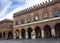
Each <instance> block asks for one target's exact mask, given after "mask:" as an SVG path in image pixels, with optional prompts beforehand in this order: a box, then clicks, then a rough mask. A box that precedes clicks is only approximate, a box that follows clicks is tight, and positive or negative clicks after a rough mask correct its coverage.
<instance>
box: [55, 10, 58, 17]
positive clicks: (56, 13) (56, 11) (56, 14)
mask: <svg viewBox="0 0 60 43" xmlns="http://www.w3.org/2000/svg"><path fill="white" fill-rule="evenodd" d="M54 17H59V10H57V9H56V10H55V11H54Z"/></svg>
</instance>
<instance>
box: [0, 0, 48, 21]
mask: <svg viewBox="0 0 60 43" xmlns="http://www.w3.org/2000/svg"><path fill="white" fill-rule="evenodd" d="M45 1H48V0H0V21H1V20H3V19H13V14H14V13H16V12H19V11H21V10H23V9H25V8H28V7H31V6H33V5H37V4H38V3H42V2H45Z"/></svg>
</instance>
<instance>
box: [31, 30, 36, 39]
mask: <svg viewBox="0 0 60 43" xmlns="http://www.w3.org/2000/svg"><path fill="white" fill-rule="evenodd" d="M35 37H36V35H35V31H33V32H32V33H31V38H32V39H35Z"/></svg>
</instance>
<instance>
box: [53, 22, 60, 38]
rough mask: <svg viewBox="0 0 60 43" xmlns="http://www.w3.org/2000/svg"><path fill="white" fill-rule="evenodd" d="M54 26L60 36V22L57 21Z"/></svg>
mask: <svg viewBox="0 0 60 43" xmlns="http://www.w3.org/2000/svg"><path fill="white" fill-rule="evenodd" d="M54 28H55V35H56V37H57V38H58V37H60V23H57V24H56V25H55V27H54Z"/></svg>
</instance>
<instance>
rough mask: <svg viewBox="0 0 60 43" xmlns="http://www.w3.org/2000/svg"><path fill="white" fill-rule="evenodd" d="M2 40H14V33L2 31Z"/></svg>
mask: <svg viewBox="0 0 60 43" xmlns="http://www.w3.org/2000/svg"><path fill="white" fill-rule="evenodd" d="M0 39H13V32H12V31H9V30H8V31H7V30H6V31H3V30H2V31H1V30H0Z"/></svg>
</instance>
